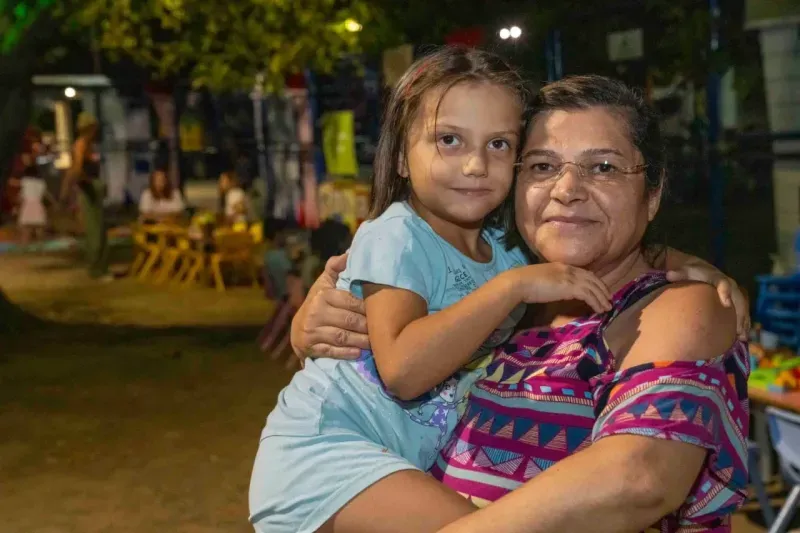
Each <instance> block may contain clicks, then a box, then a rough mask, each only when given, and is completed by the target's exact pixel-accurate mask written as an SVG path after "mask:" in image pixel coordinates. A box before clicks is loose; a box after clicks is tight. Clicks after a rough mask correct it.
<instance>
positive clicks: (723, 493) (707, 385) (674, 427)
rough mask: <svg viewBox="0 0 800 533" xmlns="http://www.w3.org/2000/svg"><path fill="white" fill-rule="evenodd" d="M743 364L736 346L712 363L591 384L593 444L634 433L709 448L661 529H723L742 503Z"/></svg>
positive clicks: (656, 368) (635, 371)
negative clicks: (691, 483) (680, 501)
mask: <svg viewBox="0 0 800 533" xmlns="http://www.w3.org/2000/svg"><path fill="white" fill-rule="evenodd" d="M749 364H750V361H749V355H748V351H747V347H746V345H745V344H744V343H741V342H739V343H737V344H736V345H734V347H733V348H731V350H729V351H728V352H727V353H726V354H724V355H722V356H720V357H718V358H715V359H712V360H708V361H697V362H689V361H671V362H665V363H651V364H646V365H641V366H638V367H634V368H630V369H627V370H624V371H620V372H616V373H609V374H607V375H604V376H599V377H598V378H595V380H594V381H593V394H594V401H595V415H596V423H595V426H594V431H593V441H597V440H600V439H602V438H605V437H609V436H612V435H640V436H643V437H650V438H655V439H665V440H673V441H680V442H686V443H689V444H693V445H695V446H700V447H702V448H705V449H706V450H708V457H707V458H706V462H705V463H704V466H703V470H702V471H701V472H700V475H699V476H698V478H697V480H696V482H695V484H694V486H693V487H692V490H691V492H690V494H689V497H688V498H687V499H686V501H685V502H684V504H683V505H682V506H681V508H680V509H678V511H677V512H676V513H674V514H673V515H670V516H667V517H665V518H664V519H663V521H666V524H665V523H664V522H663V521H662V531H673V530H677V529H678V528H679V526H680V527H688V526H701V527H703V528H710V529H713V528H715V527H722V526H724V525H725V524H727V523H728V521H729V520H730V515H731V514H732V513H733V511H735V510H736V509H737V508H738V507H739V506H741V505H742V503H743V502H744V501H745V499H746V497H747V482H748V476H747V443H746V436H747V433H748V424H749V408H748V398H747V376H748V375H749V373H750V368H749ZM663 526H668V527H667V529H663Z"/></svg>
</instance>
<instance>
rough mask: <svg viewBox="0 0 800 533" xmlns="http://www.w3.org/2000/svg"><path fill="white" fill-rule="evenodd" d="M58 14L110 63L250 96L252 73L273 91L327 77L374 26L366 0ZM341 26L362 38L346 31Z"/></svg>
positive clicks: (159, 1) (243, 1)
mask: <svg viewBox="0 0 800 533" xmlns="http://www.w3.org/2000/svg"><path fill="white" fill-rule="evenodd" d="M65 15H68V16H69V20H70V22H71V23H72V26H73V27H76V28H78V29H79V30H80V31H85V28H91V29H93V30H94V32H95V35H96V36H97V37H96V38H97V40H98V44H99V45H100V47H101V48H102V49H103V50H105V51H106V53H108V54H109V56H110V57H112V58H114V57H119V56H121V55H127V56H129V57H131V58H132V59H133V60H134V61H135V62H136V63H138V64H139V65H142V66H144V67H146V68H148V69H150V70H151V71H152V72H153V73H154V75H156V76H157V77H160V78H169V77H170V76H174V75H177V74H188V75H189V77H190V79H191V80H192V83H193V84H194V85H195V86H205V87H209V88H211V89H214V90H230V89H243V88H246V89H250V88H252V87H253V86H254V83H255V81H256V79H257V77H258V75H259V74H263V80H264V84H265V86H266V88H267V89H274V88H277V87H279V86H280V85H281V84H282V83H283V80H284V78H285V76H286V75H287V74H290V73H296V72H301V71H302V70H303V69H304V68H307V67H311V68H315V69H318V70H321V71H327V70H330V69H331V68H332V67H333V66H334V65H335V63H336V61H337V60H338V59H339V58H340V57H341V56H342V55H344V54H347V53H352V52H357V51H359V50H360V49H361V46H362V42H363V40H364V35H365V34H368V33H369V31H370V27H371V25H374V24H380V20H379V19H380V12H379V11H378V10H377V9H375V8H374V7H373V6H372V5H370V4H369V3H368V2H367V1H366V0H346V1H341V0H229V1H225V2H220V1H218V0H81V1H78V0H76V2H75V3H74V4H71V8H68V10H67V11H66V12H65ZM348 19H352V20H355V21H357V22H358V23H360V24H361V25H362V26H363V31H362V32H351V31H348V29H347V27H346V24H345V21H347V20H348ZM367 37H369V36H368V35H367Z"/></svg>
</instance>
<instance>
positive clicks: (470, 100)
mask: <svg viewBox="0 0 800 533" xmlns="http://www.w3.org/2000/svg"><path fill="white" fill-rule="evenodd" d="M521 114H522V107H521V103H520V101H519V98H518V97H516V95H515V94H514V93H513V92H512V91H510V90H509V89H506V88H504V87H501V86H498V85H493V84H491V83H487V82H475V83H471V82H464V83H459V84H456V85H454V86H453V87H451V88H450V89H448V90H438V91H431V92H430V93H429V94H428V95H426V96H425V97H424V98H423V101H422V105H421V106H420V111H419V114H418V116H417V118H416V120H415V121H414V123H413V124H412V126H411V129H410V131H409V135H408V139H407V143H406V147H407V151H406V153H405V156H404V157H402V156H401V157H402V160H401V161H400V171H401V176H402V177H403V178H405V179H410V180H411V189H412V193H411V200H410V201H411V203H412V205H413V206H414V208H415V209H416V210H417V212H418V213H419V214H420V215H421V216H422V217H423V218H426V219H431V218H433V219H439V220H443V221H446V222H449V223H451V224H456V225H458V226H467V227H475V226H480V225H482V223H483V220H484V219H485V218H486V216H487V215H489V214H490V213H491V212H492V211H493V210H494V209H495V208H496V207H498V206H499V205H500V204H501V203H502V202H503V200H504V199H505V197H506V195H507V194H508V193H509V190H510V189H511V184H512V182H513V177H514V162H515V158H516V155H517V144H518V143H519V138H520V118H521ZM429 222H430V220H429Z"/></svg>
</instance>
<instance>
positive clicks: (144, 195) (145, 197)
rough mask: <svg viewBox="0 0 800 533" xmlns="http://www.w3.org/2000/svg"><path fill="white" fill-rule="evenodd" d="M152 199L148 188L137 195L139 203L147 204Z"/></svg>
mask: <svg viewBox="0 0 800 533" xmlns="http://www.w3.org/2000/svg"><path fill="white" fill-rule="evenodd" d="M152 199H153V192H152V191H151V190H150V189H149V188H148V189H145V190H143V191H142V194H141V195H139V202H148V201H150V200H152Z"/></svg>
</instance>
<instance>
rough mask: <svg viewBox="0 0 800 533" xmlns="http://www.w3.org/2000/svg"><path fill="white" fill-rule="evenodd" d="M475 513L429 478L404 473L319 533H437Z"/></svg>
mask: <svg viewBox="0 0 800 533" xmlns="http://www.w3.org/2000/svg"><path fill="white" fill-rule="evenodd" d="M474 510H475V507H474V506H473V505H472V504H471V503H469V502H468V501H467V500H466V499H465V498H463V497H461V496H459V495H458V494H457V493H455V492H454V491H452V490H450V489H449V488H447V487H446V486H444V485H442V484H441V483H439V482H438V481H436V480H435V479H433V478H432V477H430V476H429V475H427V474H424V473H422V472H419V471H416V470H404V471H401V472H397V473H395V474H392V475H390V476H387V477H385V478H383V479H382V480H380V481H378V482H377V483H375V484H374V485H372V486H371V487H369V488H368V489H367V490H365V491H364V492H362V493H361V494H359V495H358V496H356V497H355V498H354V499H353V500H351V501H350V503H348V504H347V506H346V507H344V508H343V509H342V510H341V511H339V512H338V513H337V514H336V516H334V517H333V518H331V519H330V520H328V522H326V523H325V525H323V526H322V527H321V528H320V529H319V530H317V533H436V531H438V530H439V529H441V528H443V527H444V526H446V525H447V524H450V523H452V522H455V521H456V520H458V519H459V518H461V517H462V516H465V515H467V514H469V513H471V512H472V511H474Z"/></svg>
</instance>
